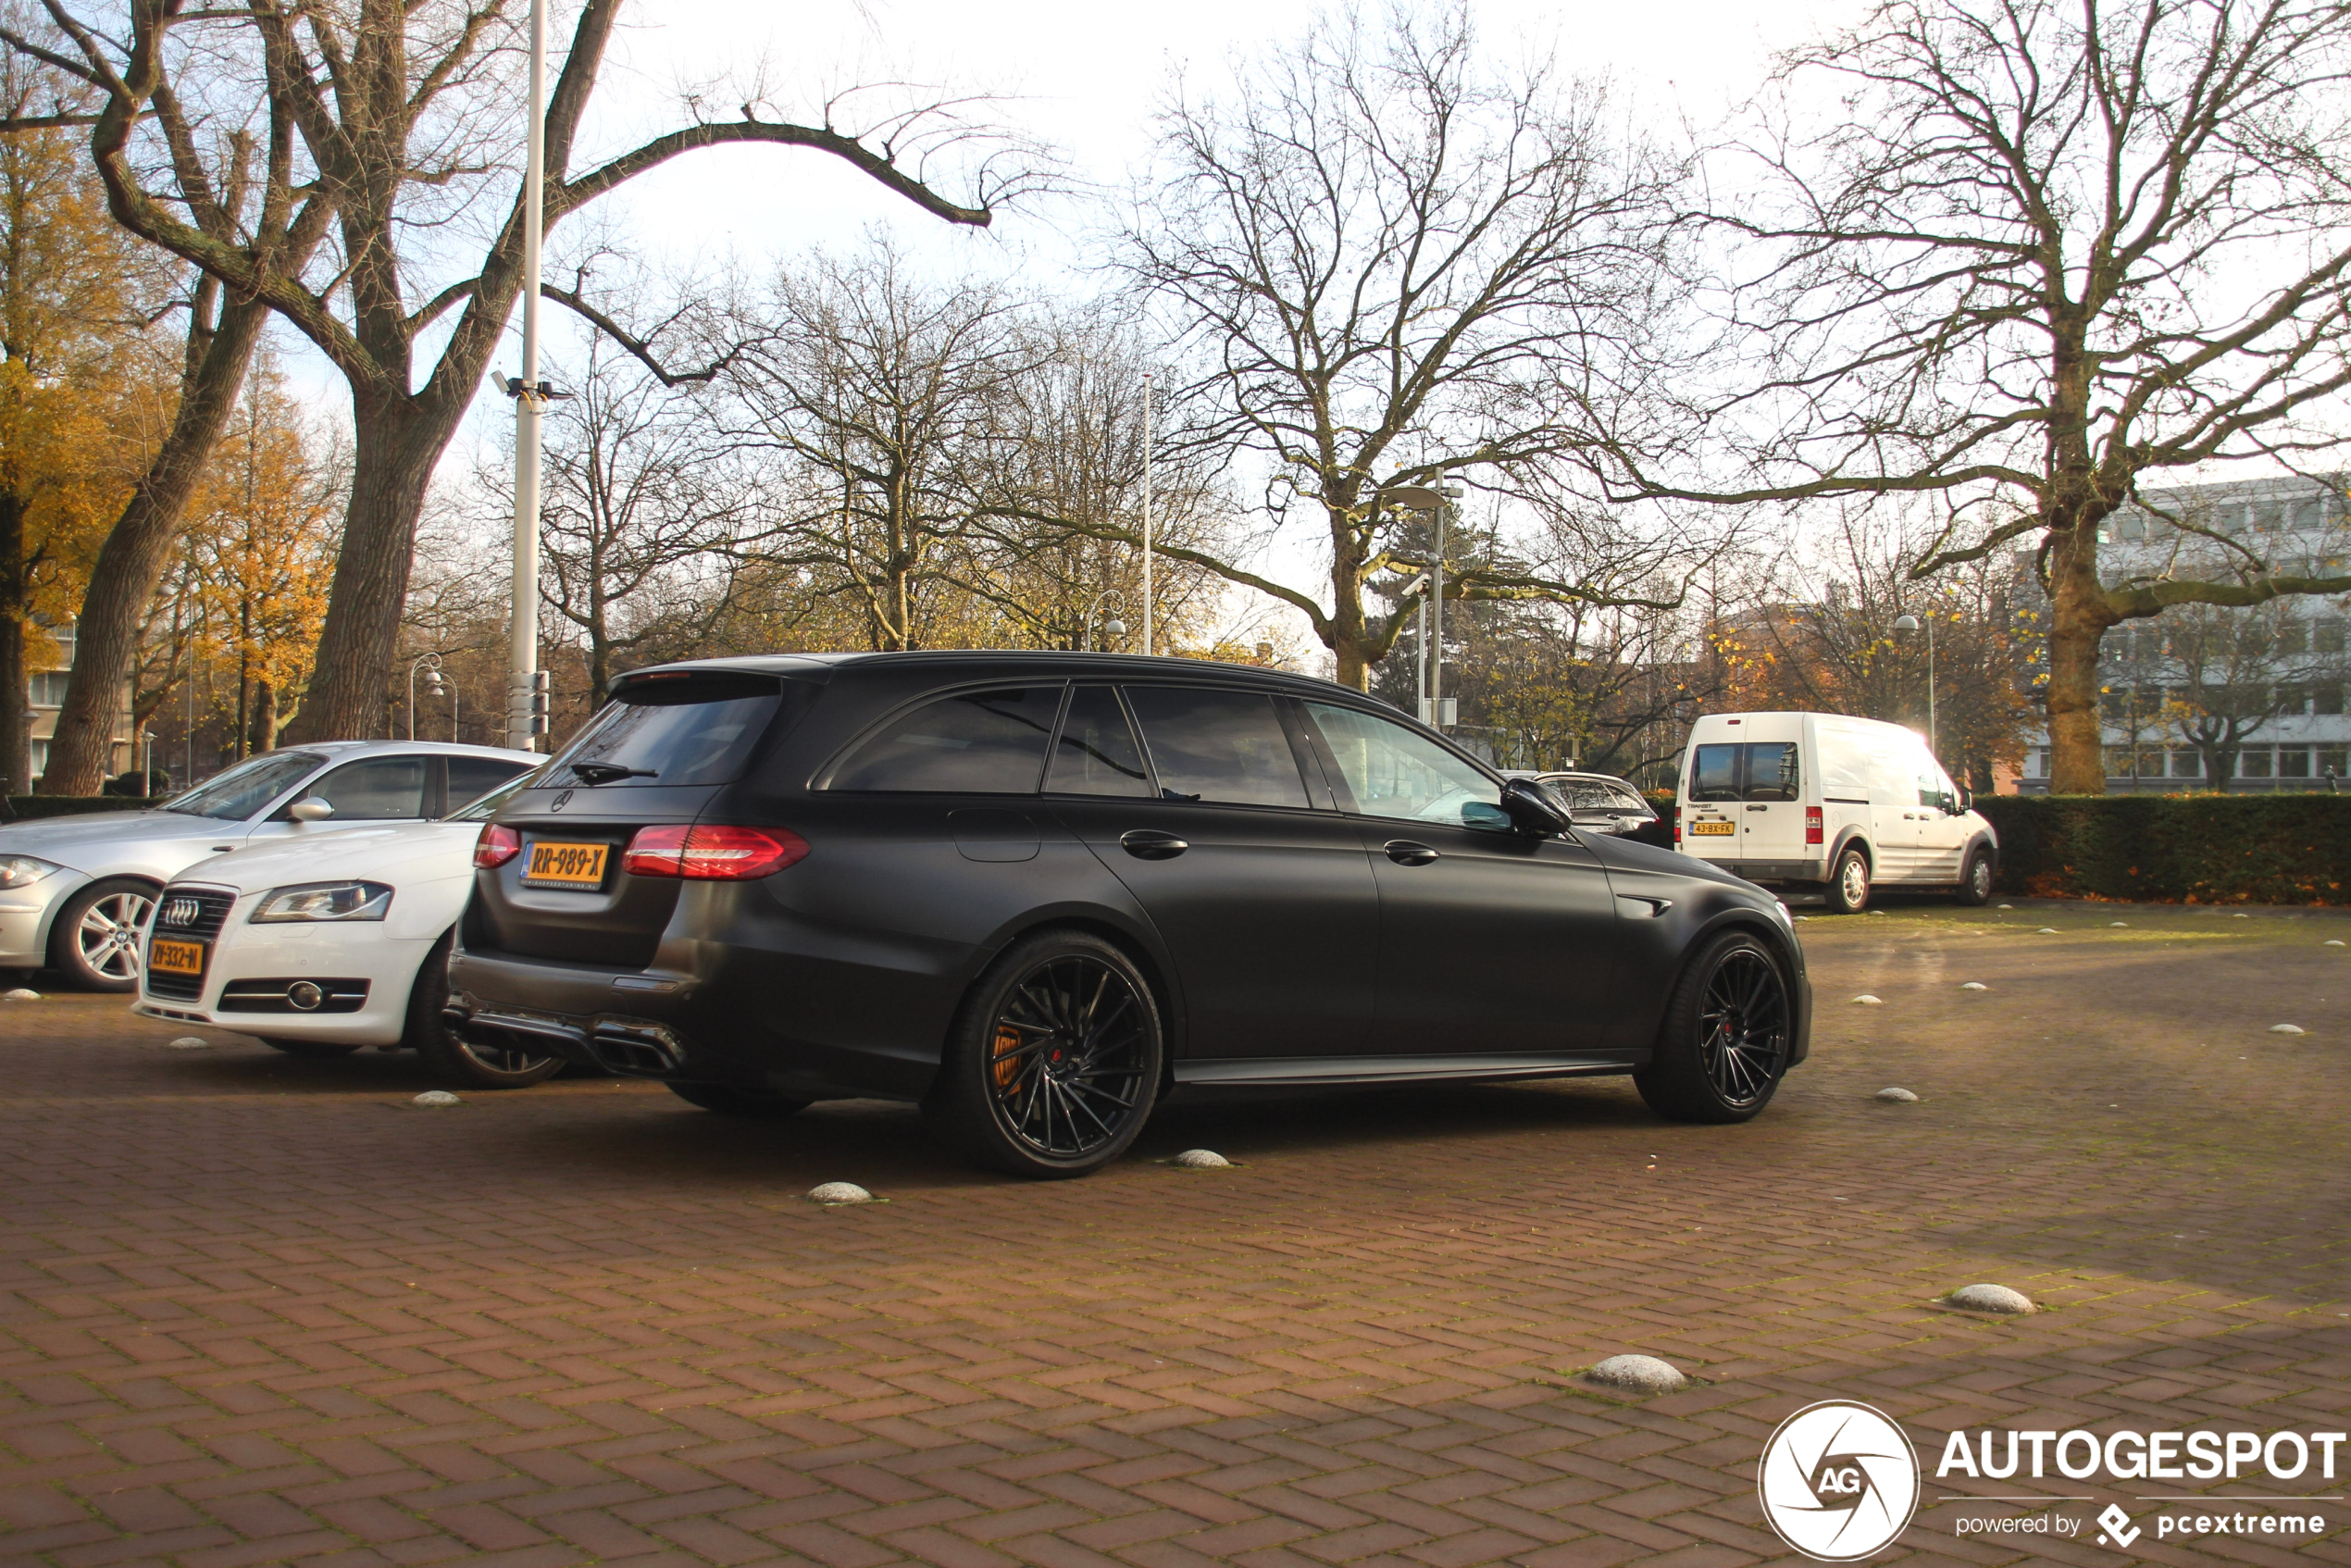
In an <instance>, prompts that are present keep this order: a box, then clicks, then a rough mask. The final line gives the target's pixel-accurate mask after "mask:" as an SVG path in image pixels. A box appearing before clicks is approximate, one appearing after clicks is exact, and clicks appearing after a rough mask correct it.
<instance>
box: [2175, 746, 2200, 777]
mask: <svg viewBox="0 0 2351 1568" xmlns="http://www.w3.org/2000/svg"><path fill="white" fill-rule="evenodd" d="M2171 777H2172V778H2203V777H2204V753H2201V752H2195V751H2191V750H2189V749H2188V748H2187V747H2185V746H2182V747H2180V748H2179V749H2178V750H2176V751H2174V752H2173V753H2171Z"/></svg>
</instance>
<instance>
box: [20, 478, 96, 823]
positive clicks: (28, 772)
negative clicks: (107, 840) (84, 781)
mask: <svg viewBox="0 0 2351 1568" xmlns="http://www.w3.org/2000/svg"><path fill="white" fill-rule="evenodd" d="M25 599H26V584H25V569H24V505H23V504H22V503H21V502H20V501H19V500H18V499H17V497H15V496H14V495H0V794H10V795H29V794H31V792H32V784H31V778H32V676H31V672H30V671H28V670H27V669H26V668H25V653H24V644H25V617H26V616H27V615H29V614H30V613H31V612H30V609H29V608H28V606H27V605H26V604H25ZM96 792H97V791H96V790H92V791H91V793H93V794H95V793H96Z"/></svg>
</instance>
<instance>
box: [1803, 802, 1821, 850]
mask: <svg viewBox="0 0 2351 1568" xmlns="http://www.w3.org/2000/svg"><path fill="white" fill-rule="evenodd" d="M1804 841H1805V842H1806V843H1808V844H1817V843H1821V842H1823V841H1824V840H1822V828H1821V808H1820V807H1819V806H1806V807H1805V808H1804Z"/></svg>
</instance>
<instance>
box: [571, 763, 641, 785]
mask: <svg viewBox="0 0 2351 1568" xmlns="http://www.w3.org/2000/svg"><path fill="white" fill-rule="evenodd" d="M571 770H572V772H574V773H576V774H578V776H579V777H580V778H585V779H586V780H587V781H588V782H589V783H591V784H611V783H615V782H616V781H618V780H620V779H623V778H660V777H661V775H660V774H658V773H655V772H654V771H653V769H652V768H650V767H623V766H621V765H619V764H618V763H615V762H576V763H573V764H572V765H571Z"/></svg>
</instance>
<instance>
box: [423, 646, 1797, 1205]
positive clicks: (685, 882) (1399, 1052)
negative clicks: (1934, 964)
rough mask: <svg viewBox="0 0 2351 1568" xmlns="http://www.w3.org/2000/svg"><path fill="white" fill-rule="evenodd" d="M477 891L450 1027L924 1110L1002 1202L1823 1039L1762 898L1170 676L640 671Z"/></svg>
mask: <svg viewBox="0 0 2351 1568" xmlns="http://www.w3.org/2000/svg"><path fill="white" fill-rule="evenodd" d="M475 865H476V866H477V867H478V870H477V872H476V879H477V881H476V888H475V896H474V898H473V900H472V902H471V903H470V904H469V906H468V908H467V911H466V917H465V919H464V921H463V923H462V925H461V927H460V928H459V940H458V942H457V947H456V951H455V952H454V955H453V958H452V961H451V964H450V993H449V994H450V1003H449V1011H448V1015H447V1016H448V1021H449V1024H450V1026H451V1027H453V1028H454V1029H456V1030H458V1031H460V1033H461V1034H462V1035H463V1036H464V1037H465V1038H466V1039H471V1040H474V1041H477V1042H479V1043H480V1044H483V1045H500V1046H507V1047H512V1048H523V1049H529V1050H534V1051H542V1052H543V1051H554V1052H559V1053H561V1054H563V1055H565V1056H566V1057H569V1058H572V1059H574V1060H577V1061H579V1062H582V1063H584V1064H592V1065H595V1066H598V1067H602V1068H603V1069H605V1070H607V1071H611V1072H616V1073H628V1074H636V1075H641V1076H653V1077H658V1078H660V1079H662V1080H663V1081H664V1082H665V1083H667V1084H668V1086H669V1087H670V1088H671V1089H674V1090H675V1091H676V1092H677V1093H678V1095H679V1096H680V1097H681V1098H683V1099H685V1100H687V1101H690V1102H692V1103H693V1104H695V1105H699V1106H703V1107H704V1108H706V1109H709V1110H712V1111H717V1112H723V1113H728V1114H738V1115H748V1116H781V1115H788V1114H791V1113H793V1112H795V1111H798V1110H800V1109H801V1108H802V1107H803V1106H805V1105H806V1104H808V1103H809V1102H811V1101H817V1100H824V1099H839V1098H846V1097H860V1096H882V1097H889V1098H896V1099H900V1100H908V1101H919V1102H920V1103H921V1104H922V1105H923V1106H924V1108H925V1109H926V1111H927V1112H928V1113H930V1114H932V1115H933V1116H934V1117H935V1118H936V1119H937V1120H938V1121H939V1122H940V1123H941V1124H942V1125H944V1126H946V1127H948V1128H949V1129H950V1130H951V1131H952V1135H953V1136H954V1137H955V1138H956V1139H959V1140H960V1141H961V1142H962V1143H963V1144H964V1147H965V1148H966V1150H967V1151H969V1152H970V1153H971V1154H972V1155H974V1156H975V1157H976V1158H978V1159H979V1160H981V1161H983V1162H985V1163H988V1164H993V1165H995V1166H998V1167H1000V1168H1001V1169H1005V1170H1009V1171H1012V1172H1014V1173H1016V1174H1019V1175H1024V1176H1077V1175H1082V1174H1084V1173H1085V1172H1087V1171H1089V1170H1092V1169H1095V1168H1096V1167H1098V1166H1100V1165H1101V1164H1104V1163H1106V1162H1108V1161H1110V1160H1112V1159H1114V1158H1116V1157H1117V1156H1118V1155H1119V1154H1120V1153H1121V1152H1122V1151H1125V1150H1126V1148H1127V1146H1128V1145H1129V1144H1130V1143H1132V1142H1133V1140H1134V1139H1135V1137H1136V1135H1137V1134H1138V1132H1139V1131H1140V1130H1141V1128H1142V1126H1143V1123H1144V1121H1145V1120H1146V1118H1147V1117H1149V1115H1150V1114H1151V1108H1152V1106H1153V1105H1154V1104H1155V1103H1156V1102H1157V1101H1158V1100H1159V1098H1160V1097H1161V1096H1162V1095H1163V1094H1165V1093H1167V1092H1169V1091H1170V1090H1171V1089H1175V1088H1177V1087H1179V1086H1183V1085H1190V1084H1220V1085H1275V1084H1278V1085H1287V1086H1297V1085H1314V1084H1362V1083H1383V1082H1401V1081H1412V1080H1428V1079H1448V1080H1476V1079H1487V1080H1499V1079H1513V1078H1546V1077H1565V1076H1587V1075H1602V1074H1620V1073H1629V1074H1631V1075H1632V1076H1633V1078H1634V1081H1635V1083H1636V1085H1637V1086H1638V1088H1639V1089H1640V1092H1641V1094H1642V1096H1643V1097H1644V1098H1645V1099H1646V1100H1647V1101H1648V1103H1649V1104H1650V1105H1651V1106H1652V1107H1654V1108H1655V1109H1656V1110H1657V1111H1659V1112H1660V1113H1661V1114H1665V1115H1668V1116H1673V1117H1678V1118H1685V1119H1689V1120H1696V1121H1708V1122H1736V1121H1742V1120H1745V1119H1746V1118H1748V1117H1749V1116H1752V1115H1754V1114H1756V1113H1757V1112H1759V1111H1760V1110H1761V1109H1762V1108H1763V1107H1764V1105H1765V1104H1766V1103H1767V1102H1768V1101H1770V1100H1771V1098H1772V1094H1773V1090H1774V1089H1776V1088H1777V1087H1778V1085H1779V1082H1780V1079H1781V1076H1783V1075H1784V1074H1785V1072H1786V1071H1787V1069H1788V1068H1790V1067H1791V1066H1793V1065H1795V1064H1797V1063H1798V1062H1801V1061H1802V1060H1803V1059H1804V1056H1805V1052H1806V1048H1807V1036H1808V1031H1809V1025H1810V1011H1811V1009H1810V988H1809V986H1808V984H1807V982H1806V979H1805V976H1804V959H1803V954H1802V952H1801V950H1800V948H1799V947H1798V946H1797V941H1796V937H1795V931H1794V927H1792V926H1791V924H1790V923H1789V920H1788V916H1787V912H1786V910H1785V908H1784V907H1783V906H1782V905H1781V904H1780V903H1779V902H1777V901H1775V900H1774V899H1773V898H1772V897H1771V896H1770V895H1769V894H1767V893H1765V892H1763V891H1762V890H1760V889H1759V888H1756V887H1754V886H1752V885H1751V884H1749V883H1747V882H1744V881H1741V880H1739V879H1738V878H1737V877H1733V876H1730V875H1729V874H1727V873H1724V872H1721V871H1717V870H1715V869H1714V868H1713V867H1711V866H1709V865H1705V864H1704V863H1702V862H1700V861H1698V860H1694V859H1691V858H1688V857H1686V856H1684V855H1680V854H1675V853H1673V852H1670V851H1665V850H1660V849H1655V848H1652V847H1650V846H1648V845H1645V844H1638V843H1631V842H1626V841H1624V840H1616V839H1611V838H1608V837H1605V836H1600V835H1592V836H1588V837H1587V836H1585V835H1583V834H1580V833H1579V832H1578V831H1577V830H1576V829H1575V828H1574V827H1573V826H1572V825H1571V824H1570V823H1569V822H1568V820H1567V819H1566V816H1565V815H1564V814H1563V813H1562V812H1561V809H1560V805H1559V803H1558V801H1557V800H1556V799H1555V798H1554V797H1553V796H1552V795H1550V794H1549V792H1548V791H1546V790H1544V789H1542V788H1541V787H1540V786H1539V785H1536V784H1534V783H1532V782H1530V781H1528V780H1525V779H1508V780H1506V779H1503V778H1500V777H1499V776H1498V775H1496V774H1495V773H1494V772H1492V771H1491V770H1490V769H1488V768H1486V766H1485V765H1483V764H1481V763H1479V762H1477V761H1475V760H1474V759H1473V758H1471V757H1470V756H1468V755H1466V754H1465V753H1462V752H1461V751H1459V750H1457V749H1456V748H1455V747H1454V746H1453V745H1451V744H1450V743H1449V741H1448V740H1446V739H1445V738H1444V737H1443V736H1441V735H1439V734H1437V733H1436V732H1435V731H1433V730H1430V729H1428V728H1424V727H1422V726H1420V725H1417V724H1414V723H1412V722H1411V721H1410V720H1408V719H1406V718H1404V717H1403V716H1400V715H1399V714H1398V713H1396V712H1395V711H1394V710H1392V709H1390V708H1388V707H1387V706H1385V705H1384V704H1382V703H1378V702H1376V701H1375V700H1374V699H1372V698H1369V697H1366V696H1364V695H1363V694H1362V693H1360V692H1357V691H1350V690H1347V689H1345V688H1343V687H1338V686H1335V685H1332V684H1330V683H1328V682H1325V681H1320V680H1314V679H1311V678H1305V677H1300V676H1292V675H1285V674H1280V673H1277V672H1274V671H1269V670H1261V669H1253V668H1246V667H1236V666H1225V665H1214V664H1204V663H1196V662H1193V661H1188V660H1182V659H1153V658H1138V657H1133V656H1126V655H1116V654H1085V653H877V654H841V655H816V654H809V655H792V656H778V657H772V658H742V659H724V660H711V661H703V662H698V663H693V664H680V665H672V666H662V667H657V668H653V669H646V670H639V671H636V672H634V673H633V674H630V675H628V676H627V677H625V678H622V679H621V680H620V681H618V682H617V683H616V686H615V688H614V692H613V700H612V701H611V703H609V704H608V705H607V706H606V707H605V708H604V709H603V711H602V712H601V713H600V714H598V715H597V716H595V718H594V719H593V720H591V722H590V723H589V725H588V726H587V727H586V728H585V729H583V730H582V731H581V733H580V734H579V736H578V738H577V739H576V740H573V741H572V742H571V744H570V745H569V746H568V747H567V748H566V749H565V751H564V752H563V753H561V754H560V755H558V756H557V757H556V758H555V759H554V761H553V762H552V763H551V764H550V765H548V767H547V768H546V769H545V771H544V772H543V773H542V774H541V776H540V778H539V780H538V781H537V782H536V783H535V784H534V785H533V786H532V787H531V788H529V789H526V790H522V791H521V792H520V793H518V794H517V795H516V796H515V797H514V798H513V800H511V801H510V802H509V803H507V804H506V805H505V806H504V808H503V809H501V810H500V811H499V813H498V815H497V816H496V818H495V819H494V820H492V821H491V822H490V823H489V824H487V825H486V826H485V827H484V828H483V829H482V833H481V837H480V840H479V843H478V844H477V846H476V849H475Z"/></svg>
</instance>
